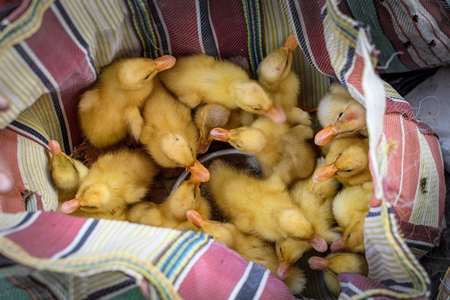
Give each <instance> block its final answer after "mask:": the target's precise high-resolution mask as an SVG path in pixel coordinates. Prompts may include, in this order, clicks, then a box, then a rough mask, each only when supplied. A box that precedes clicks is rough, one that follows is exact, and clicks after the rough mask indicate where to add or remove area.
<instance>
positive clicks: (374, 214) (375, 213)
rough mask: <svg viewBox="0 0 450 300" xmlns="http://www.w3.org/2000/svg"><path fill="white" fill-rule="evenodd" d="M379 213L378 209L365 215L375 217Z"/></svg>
mask: <svg viewBox="0 0 450 300" xmlns="http://www.w3.org/2000/svg"><path fill="white" fill-rule="evenodd" d="M380 214H381V213H380V212H379V211H376V212H372V211H369V213H368V214H367V217H369V218H375V217H379V216H380Z"/></svg>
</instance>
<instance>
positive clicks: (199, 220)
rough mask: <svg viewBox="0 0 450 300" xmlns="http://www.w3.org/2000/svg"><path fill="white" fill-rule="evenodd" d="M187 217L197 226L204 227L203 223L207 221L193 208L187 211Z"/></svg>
mask: <svg viewBox="0 0 450 300" xmlns="http://www.w3.org/2000/svg"><path fill="white" fill-rule="evenodd" d="M186 219H187V220H188V221H189V222H191V223H192V224H193V225H194V226H195V227H197V228H202V227H203V224H204V223H205V222H206V220H205V218H203V216H202V215H201V214H199V213H198V212H197V211H196V210H192V209H190V210H188V211H186Z"/></svg>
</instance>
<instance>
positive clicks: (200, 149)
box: [197, 137, 212, 154]
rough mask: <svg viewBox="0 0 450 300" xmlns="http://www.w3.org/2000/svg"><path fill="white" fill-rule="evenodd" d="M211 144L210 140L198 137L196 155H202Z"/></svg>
mask: <svg viewBox="0 0 450 300" xmlns="http://www.w3.org/2000/svg"><path fill="white" fill-rule="evenodd" d="M211 142H212V141H211V140H209V141H208V140H207V139H205V138H203V137H200V138H199V139H198V142H197V154H203V153H205V152H206V151H208V149H209V146H210V145H211Z"/></svg>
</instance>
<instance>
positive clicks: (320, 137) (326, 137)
mask: <svg viewBox="0 0 450 300" xmlns="http://www.w3.org/2000/svg"><path fill="white" fill-rule="evenodd" d="M338 134H339V132H336V131H335V130H334V126H333V125H330V126H327V127H325V128H324V129H322V130H321V131H319V132H318V133H317V134H316V136H315V138H314V143H315V144H316V145H317V146H325V145H326V144H328V143H329V142H331V141H332V140H333V139H334V138H335V137H336V136H337V135H338Z"/></svg>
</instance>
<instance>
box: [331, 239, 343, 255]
mask: <svg viewBox="0 0 450 300" xmlns="http://www.w3.org/2000/svg"><path fill="white" fill-rule="evenodd" d="M344 249H345V244H344V240H343V239H342V238H340V239H338V240H337V241H336V242H333V243H332V244H331V245H330V250H331V251H332V252H339V251H342V250H344Z"/></svg>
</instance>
